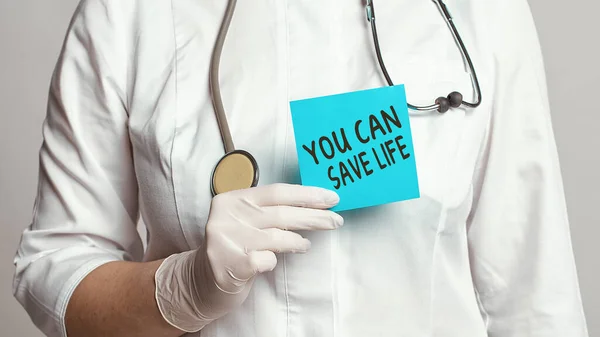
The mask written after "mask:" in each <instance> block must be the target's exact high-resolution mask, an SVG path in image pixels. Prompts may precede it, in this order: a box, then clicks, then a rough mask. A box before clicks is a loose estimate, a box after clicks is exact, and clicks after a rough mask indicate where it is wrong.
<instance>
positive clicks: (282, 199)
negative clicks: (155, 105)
mask: <svg viewBox="0 0 600 337" xmlns="http://www.w3.org/2000/svg"><path fill="white" fill-rule="evenodd" d="M234 193H236V194H237V195H238V196H240V197H242V198H245V199H247V200H248V201H250V202H252V203H253V204H255V205H258V206H280V205H284V206H295V207H306V208H317V209H328V208H331V207H333V206H335V205H337V204H338V202H339V201H340V197H339V196H338V195H337V193H335V192H333V191H330V190H327V189H324V188H320V187H314V186H302V185H294V184H282V183H278V184H271V185H264V186H257V187H252V188H248V189H243V190H237V191H234Z"/></svg>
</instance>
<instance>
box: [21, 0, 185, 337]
mask: <svg viewBox="0 0 600 337" xmlns="http://www.w3.org/2000/svg"><path fill="white" fill-rule="evenodd" d="M132 3H134V2H133V1H112V0H84V1H82V2H81V3H80V5H79V7H78V8H77V10H76V12H75V15H74V17H73V20H72V22H71V25H70V27H69V30H68V33H67V36H66V39H65V43H64V46H63V49H62V52H61V55H60V58H59V60H58V64H57V66H56V69H55V72H54V75H53V78H52V83H51V88H50V95H49V102H48V111H47V116H46V120H45V122H44V126H43V136H44V142H43V145H42V148H41V150H40V157H39V158H40V176H39V187H38V195H37V198H36V203H35V207H34V216H33V221H32V224H31V226H30V227H29V228H28V229H27V230H25V231H24V233H23V236H22V240H21V244H20V246H19V249H18V252H17V255H16V257H15V265H16V274H15V280H14V294H15V296H16V298H17V299H18V300H19V302H20V303H21V304H22V305H23V306H24V308H25V309H26V310H27V312H28V313H29V315H30V316H31V318H32V320H33V322H34V323H35V324H36V325H37V326H38V327H39V328H40V329H41V330H42V331H43V332H44V333H45V334H46V335H48V336H66V334H67V331H68V334H69V336H70V337H71V336H75V337H77V336H125V335H126V336H178V335H180V334H181V332H179V331H177V330H176V329H174V328H172V327H170V326H169V325H167V324H166V323H165V322H164V320H163V319H162V318H161V316H160V313H159V312H158V307H157V305H156V303H155V300H154V293H153V292H154V283H153V273H154V271H155V270H156V268H157V263H158V262H152V263H138V262H135V261H141V260H142V256H143V249H142V243H141V240H140V238H139V236H138V233H137V231H136V223H137V219H138V200H137V193H138V190H137V184H136V176H135V172H134V166H133V159H132V153H131V144H130V141H129V136H128V127H127V124H128V112H127V102H128V98H127V89H126V87H127V74H128V71H127V69H128V67H127V63H128V58H129V55H130V52H129V51H128V45H130V43H129V42H128V36H129V35H130V34H129V32H128V27H127V25H128V21H131V20H128V19H127V17H126V16H127V15H129V13H133V10H132V8H127V7H130V6H131V4H132ZM126 261H129V262H126ZM82 279H83V281H81V280H82ZM65 317H66V319H65ZM65 321H66V327H65Z"/></svg>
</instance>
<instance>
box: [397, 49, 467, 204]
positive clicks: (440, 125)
mask: <svg viewBox="0 0 600 337" xmlns="http://www.w3.org/2000/svg"><path fill="white" fill-rule="evenodd" d="M406 69H407V71H406V79H405V81H404V83H405V87H406V93H407V99H408V102H409V103H411V104H413V105H419V106H422V105H430V104H433V103H434V101H435V100H436V98H437V97H440V96H443V97H445V96H447V95H448V94H449V93H451V92H453V91H458V92H461V93H462V94H463V96H464V97H465V100H470V99H471V96H472V92H473V89H472V88H471V82H470V76H469V74H468V73H467V72H465V70H464V67H463V66H462V63H460V62H455V61H454V60H452V61H440V60H438V59H426V58H425V59H420V60H418V61H413V62H411V63H410V65H408V66H407V68H406ZM466 113H467V109H465V108H463V107H461V108H456V109H450V110H449V111H448V112H446V113H443V114H442V113H439V112H437V111H433V112H420V111H414V110H409V118H410V125H411V133H412V137H413V146H414V151H415V159H416V162H417V173H418V179H419V188H420V193H421V198H422V199H423V200H428V202H435V203H437V204H439V205H440V206H442V207H444V208H452V207H454V206H456V204H457V202H458V203H462V199H464V195H465V193H464V191H466V189H468V187H469V186H468V184H467V185H465V184H462V183H461V182H460V181H458V180H457V179H456V177H455V174H454V172H455V171H456V169H457V168H458V166H459V165H460V163H461V158H460V153H461V151H460V147H461V142H462V141H463V128H464V117H465V114H466ZM457 199H461V200H460V201H458V200H457Z"/></svg>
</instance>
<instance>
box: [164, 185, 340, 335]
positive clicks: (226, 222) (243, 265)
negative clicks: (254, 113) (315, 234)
mask: <svg viewBox="0 0 600 337" xmlns="http://www.w3.org/2000/svg"><path fill="white" fill-rule="evenodd" d="M338 202H339V197H338V196H337V194H336V193H335V192H332V191H328V190H325V189H321V188H317V187H307V186H300V185H287V184H274V185H267V186H260V187H254V188H250V189H245V190H238V191H232V192H227V193H223V194H219V195H217V196H216V197H214V198H213V200H212V204H211V208H210V214H209V217H208V222H207V224H206V240H205V242H204V244H203V245H202V247H200V248H199V249H197V250H195V251H190V252H186V253H181V254H176V255H172V256H170V257H168V258H167V259H166V260H165V261H164V262H163V263H162V264H161V266H160V267H159V269H158V270H157V271H156V276H155V281H156V301H157V304H158V307H159V309H160V311H161V314H162V315H163V317H164V318H165V320H166V321H167V322H169V323H170V324H171V325H173V326H175V327H177V328H178V329H180V330H182V331H185V332H195V331H198V330H200V329H202V328H203V327H204V326H206V325H207V324H209V323H210V322H212V321H214V320H215V319H217V318H219V317H222V316H223V315H225V314H227V313H228V312H230V311H232V310H234V309H235V308H237V307H238V306H239V305H241V304H242V303H243V302H244V300H245V299H246V297H247V296H248V292H249V291H250V288H251V286H252V282H253V280H254V277H255V276H256V275H257V274H258V273H263V272H267V271H271V270H273V269H274V268H275V266H276V264H277V258H276V256H275V253H302V252H306V251H307V250H308V249H309V248H310V241H308V240H306V239H304V238H303V237H302V236H300V235H299V234H297V233H294V232H292V231H294V230H331V229H335V228H338V227H340V226H342V225H343V219H342V217H341V216H339V215H338V214H336V213H334V212H332V211H328V210H327V209H328V208H331V207H333V206H335V205H336V204H337V203H338Z"/></svg>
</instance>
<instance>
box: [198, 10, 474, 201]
mask: <svg viewBox="0 0 600 337" xmlns="http://www.w3.org/2000/svg"><path fill="white" fill-rule="evenodd" d="M432 1H433V2H434V3H435V4H436V5H437V7H438V9H439V10H440V12H441V14H442V16H443V17H444V20H445V21H446V23H447V24H448V27H449V28H450V31H451V32H452V36H453V37H454V40H455V42H456V44H457V45H458V48H459V49H460V52H461V54H462V57H463V59H464V60H465V61H466V62H467V65H468V67H469V74H470V76H471V84H472V86H473V90H474V91H475V95H476V100H475V102H474V103H470V102H467V101H465V100H464V99H463V95H462V94H461V93H460V92H457V91H454V92H451V93H450V94H448V96H447V97H439V98H437V99H436V100H435V103H434V104H432V105H428V106H417V105H412V104H408V108H409V109H411V110H415V111H424V112H425V111H438V112H439V113H445V112H447V111H448V110H449V109H450V108H459V107H461V106H465V107H467V108H476V107H478V106H479V104H481V99H482V98H481V88H480V87H479V81H478V80H477V75H476V73H475V68H474V66H473V62H472V61H471V57H470V56H469V53H468V51H467V48H466V47H465V45H464V43H463V41H462V39H461V37H460V34H459V33H458V30H457V29H456V26H455V25H454V22H453V20H452V16H451V15H450V12H449V11H448V8H447V7H446V4H444V2H443V0H432ZM236 3H237V0H229V2H228V4H227V9H226V11H225V17H224V19H223V22H222V24H221V29H220V30H219V34H218V35H217V40H216V43H215V48H214V50H213V55H212V59H211V63H210V73H209V81H210V92H211V97H212V101H213V105H214V109H215V116H216V119H217V123H218V124H219V130H220V132H221V138H222V139H223V146H224V148H225V155H224V156H223V157H222V158H221V159H220V160H219V162H218V163H217V165H216V166H215V168H214V170H213V173H212V177H211V192H212V194H213V196H214V195H217V194H220V193H224V192H228V191H232V190H238V189H244V188H250V187H255V186H256V185H257V184H258V177H259V171H258V163H257V162H256V159H255V158H254V157H253V156H252V155H251V154H250V153H249V152H247V151H244V150H239V149H236V148H235V146H234V144H233V139H232V137H231V132H230V130H229V124H228V123H227V116H226V114H225V109H224V108H223V100H222V99H221V90H220V86H219V64H220V61H221V52H222V50H223V44H224V42H225V37H226V36H227V31H228V30H229V25H230V23H231V18H232V17H233V12H234V11H235V6H236ZM366 13H367V20H368V21H369V22H370V23H371V32H372V34H373V43H374V45H375V52H376V53H377V61H378V62H379V66H380V68H381V71H382V72H383V75H384V76H385V80H386V82H387V84H388V85H390V86H393V85H394V83H393V82H392V79H391V78H390V75H389V74H388V72H387V69H386V67H385V64H384V62H383V57H382V56H381V50H380V47H379V38H378V36H377V27H376V24H375V9H374V6H373V0H367V4H366Z"/></svg>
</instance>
